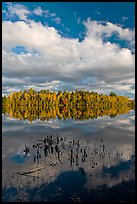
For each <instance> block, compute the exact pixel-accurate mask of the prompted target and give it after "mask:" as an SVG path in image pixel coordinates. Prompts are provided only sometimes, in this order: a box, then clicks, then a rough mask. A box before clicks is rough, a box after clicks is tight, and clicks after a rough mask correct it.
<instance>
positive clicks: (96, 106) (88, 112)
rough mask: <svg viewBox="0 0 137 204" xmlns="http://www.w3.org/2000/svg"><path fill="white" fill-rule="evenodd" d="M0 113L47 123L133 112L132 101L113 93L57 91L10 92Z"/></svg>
mask: <svg viewBox="0 0 137 204" xmlns="http://www.w3.org/2000/svg"><path fill="white" fill-rule="evenodd" d="M2 107H3V113H4V114H6V113H8V114H10V116H11V117H15V118H20V119H28V120H29V121H33V120H34V119H36V118H39V119H41V120H49V119H50V118H56V117H58V118H59V119H61V118H64V119H66V118H75V119H88V118H95V117H98V116H103V115H110V116H111V117H115V116H116V115H117V114H124V113H127V112H128V111H130V110H132V109H133V110H135V100H129V98H128V97H126V96H118V95H116V94H115V93H114V92H111V93H110V94H109V95H105V94H98V93H97V92H89V91H81V90H80V91H78V90H76V91H73V92H67V91H63V92H62V91H58V92H57V93H56V92H50V91H49V90H41V91H38V92H37V91H35V90H33V89H32V88H30V89H29V90H28V91H26V90H25V91H19V92H14V93H11V94H10V95H8V96H4V97H3V98H2Z"/></svg>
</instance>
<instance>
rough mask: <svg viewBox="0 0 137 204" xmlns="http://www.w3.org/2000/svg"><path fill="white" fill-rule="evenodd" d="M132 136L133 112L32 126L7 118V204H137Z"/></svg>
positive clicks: (4, 157)
mask: <svg viewBox="0 0 137 204" xmlns="http://www.w3.org/2000/svg"><path fill="white" fill-rule="evenodd" d="M56 123H58V126H57V125H56ZM48 124H50V125H48ZM16 127H18V128H16ZM125 127H128V128H125ZM8 130H9V131H8ZM134 134H135V132H134V112H130V114H128V115H121V116H117V117H115V118H113V119H111V118H109V117H104V118H98V119H96V120H88V121H86V120H85V121H74V120H67V121H62V120H61V121H58V120H57V121H54V120H50V121H44V122H40V121H35V122H34V123H28V122H23V121H18V120H14V121H13V120H10V118H8V117H5V116H3V139H2V143H3V161H2V162H3V172H2V177H3V181H2V182H3V183H2V186H3V201H70V202H81V201H100V200H104V201H106V200H109V201H110V200H115V201H119V200H120V201H133V200H134V179H135V175H134V173H135V169H134V168H135V164H134V162H135V156H134V155H135V151H134V136H135V135H134ZM118 192H120V194H119V195H118ZM124 192H125V193H124ZM114 193H115V195H114Z"/></svg>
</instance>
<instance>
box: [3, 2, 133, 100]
mask: <svg viewBox="0 0 137 204" xmlns="http://www.w3.org/2000/svg"><path fill="white" fill-rule="evenodd" d="M2 20H3V22H2V43H3V45H2V50H3V62H2V63H3V64H2V65H3V69H2V70H3V71H2V74H3V80H2V83H3V94H9V93H11V92H13V91H18V90H20V89H28V88H30V87H33V88H35V89H36V90H40V89H49V90H51V91H58V90H69V91H72V90H75V89H83V90H89V91H97V92H99V93H106V94H109V92H110V91H115V92H116V93H117V94H121V95H127V96H129V97H133V98H134V93H135V79H134V78H135V61H134V58H135V3H133V2H121V3H120V2H118V3H116V2H85V3H84V2H56V3H55V2H50V3H49V2H44V3H43V2H16V3H15V2H13V3H9V2H8V3H5V2H3V3H2Z"/></svg>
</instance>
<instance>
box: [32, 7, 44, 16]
mask: <svg viewBox="0 0 137 204" xmlns="http://www.w3.org/2000/svg"><path fill="white" fill-rule="evenodd" d="M42 12H43V10H42V9H41V7H40V6H38V7H37V8H35V9H34V11H33V13H34V14H35V15H37V16H42Z"/></svg>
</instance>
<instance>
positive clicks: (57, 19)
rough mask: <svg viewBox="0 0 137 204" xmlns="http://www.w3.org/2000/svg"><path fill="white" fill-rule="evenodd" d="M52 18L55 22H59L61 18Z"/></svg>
mask: <svg viewBox="0 0 137 204" xmlns="http://www.w3.org/2000/svg"><path fill="white" fill-rule="evenodd" d="M52 20H53V21H54V22H55V23H57V24H60V23H61V19H60V18H59V17H56V18H53V19H52Z"/></svg>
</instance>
